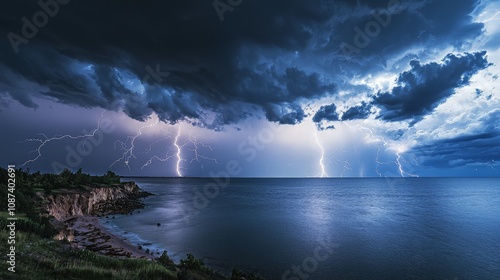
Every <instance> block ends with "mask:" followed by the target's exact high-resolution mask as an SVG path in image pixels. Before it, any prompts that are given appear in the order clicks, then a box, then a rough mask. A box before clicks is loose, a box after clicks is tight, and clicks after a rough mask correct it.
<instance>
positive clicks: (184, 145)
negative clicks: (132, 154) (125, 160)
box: [141, 123, 220, 177]
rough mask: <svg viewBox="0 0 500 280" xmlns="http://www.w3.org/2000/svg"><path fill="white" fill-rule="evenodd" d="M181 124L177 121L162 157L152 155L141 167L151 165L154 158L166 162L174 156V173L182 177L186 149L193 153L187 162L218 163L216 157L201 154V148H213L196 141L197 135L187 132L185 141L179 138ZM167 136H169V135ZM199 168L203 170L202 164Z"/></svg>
mask: <svg viewBox="0 0 500 280" xmlns="http://www.w3.org/2000/svg"><path fill="white" fill-rule="evenodd" d="M182 126H183V125H182V123H179V125H178V127H177V133H176V135H175V137H174V140H173V142H172V146H171V147H170V148H169V149H167V151H166V153H165V156H164V157H160V156H158V155H154V156H152V157H151V158H150V159H149V160H147V161H146V163H144V165H143V166H142V167H141V169H143V168H145V167H147V166H149V165H151V164H152V163H153V161H154V160H158V161H161V162H166V161H168V160H169V159H171V158H174V157H175V158H176V165H175V173H176V174H177V176H178V177H183V176H184V175H183V172H182V170H183V169H187V168H186V167H183V166H182V162H183V161H184V162H188V160H187V159H186V158H185V155H184V154H185V153H186V151H189V152H192V153H193V157H192V159H191V160H189V164H191V163H193V162H195V161H197V162H199V163H203V161H213V162H214V163H216V164H220V163H219V162H218V161H217V159H215V158H211V157H208V156H206V155H203V154H202V153H201V151H200V150H201V149H202V148H205V149H209V150H210V151H213V150H215V148H213V147H211V146H209V145H205V144H204V143H202V142H201V141H198V139H197V137H196V136H193V134H191V133H189V138H188V139H187V140H185V141H182V139H181V138H182V134H183V128H182ZM168 138H171V137H170V136H169V137H168ZM165 139H167V138H163V139H159V140H157V141H155V142H156V143H157V142H159V141H163V140H165ZM155 142H153V143H152V144H151V145H150V147H149V149H148V152H149V151H151V146H152V145H153V144H154V143H155ZM191 147H192V148H191ZM201 168H202V169H203V170H204V166H203V164H202V165H201Z"/></svg>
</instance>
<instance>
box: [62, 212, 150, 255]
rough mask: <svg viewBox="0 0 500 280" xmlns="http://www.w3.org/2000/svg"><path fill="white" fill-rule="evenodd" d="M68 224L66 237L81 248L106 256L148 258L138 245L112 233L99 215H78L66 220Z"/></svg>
mask: <svg viewBox="0 0 500 280" xmlns="http://www.w3.org/2000/svg"><path fill="white" fill-rule="evenodd" d="M64 223H65V224H66V230H67V231H66V232H67V233H68V234H67V236H66V239H68V240H69V241H70V242H72V243H73V244H75V245H76V246H77V247H79V248H85V249H88V250H90V251H93V252H97V253H100V254H103V255H106V256H115V257H131V258H147V259H153V258H154V256H153V255H151V254H148V253H146V252H144V251H142V250H141V249H139V248H138V246H136V245H133V244H130V243H129V242H127V241H126V240H124V239H123V238H120V237H119V236H116V235H114V234H112V233H110V232H109V231H108V230H107V229H106V228H105V227H103V226H102V225H101V223H100V222H99V218H98V217H93V216H77V217H73V218H70V219H68V220H66V221H65V222H64Z"/></svg>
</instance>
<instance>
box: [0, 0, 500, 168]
mask: <svg viewBox="0 0 500 280" xmlns="http://www.w3.org/2000/svg"><path fill="white" fill-rule="evenodd" d="M0 32H1V36H2V37H1V38H2V39H1V40H0V118H1V120H2V121H1V122H0V129H1V131H2V145H1V146H0V155H1V156H0V165H1V166H3V167H7V165H8V164H15V165H16V166H17V167H22V168H29V169H30V170H31V171H37V170H40V171H42V172H55V173H58V172H60V171H61V170H62V169H64V168H69V169H71V170H74V171H76V170H77V169H79V168H82V169H83V171H84V172H89V173H92V174H102V173H105V172H106V171H108V170H112V171H114V172H116V173H118V174H120V175H143V176H215V175H220V176H224V175H226V174H229V175H230V176H243V177H245V176H249V177H253V176H259V177H326V176H328V177H341V176H343V177H358V176H372V177H378V176H382V177H391V176H395V177H400V176H404V177H409V176H421V177H424V176H500V145H499V144H500V121H499V119H500V93H499V87H500V81H499V80H498V73H500V66H499V65H498V64H499V63H500V50H499V47H500V1H493V0H482V1H481V0H460V1H456V0H454V1H452V0H439V1H438V0H421V1H410V0H408V1H403V0H400V1H398V0H383V1H379V0H374V1H343V0H335V1H329V0H313V1H298V0H286V1H285V0H279V1H278V0H276V1H271V0H216V1H194V0H182V1H180V0H178V1H170V0H166V1H94V0H92V1H77V0H73V1H69V0H40V1H38V2H37V1H9V2H8V3H4V5H3V6H2V9H0Z"/></svg>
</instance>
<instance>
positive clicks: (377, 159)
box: [343, 122, 418, 177]
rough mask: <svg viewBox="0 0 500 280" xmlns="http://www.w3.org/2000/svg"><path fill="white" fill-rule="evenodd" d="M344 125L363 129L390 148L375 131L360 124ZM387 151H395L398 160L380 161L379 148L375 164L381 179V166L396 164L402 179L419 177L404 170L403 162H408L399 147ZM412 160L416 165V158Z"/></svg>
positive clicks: (379, 148) (378, 147) (372, 137)
mask: <svg viewBox="0 0 500 280" xmlns="http://www.w3.org/2000/svg"><path fill="white" fill-rule="evenodd" d="M343 124H345V125H346V126H348V127H350V128H359V129H362V130H366V131H368V133H369V135H370V136H369V138H371V139H373V140H375V141H376V142H382V143H383V144H382V146H383V147H387V146H390V145H389V142H388V141H387V140H386V139H385V138H383V137H377V136H375V135H374V133H373V131H372V130H371V129H370V128H368V127H364V126H362V125H359V124H358V125H355V126H351V125H349V124H348V123H347V122H343ZM387 149H389V150H392V151H394V153H395V156H396V160H391V161H380V159H379V158H380V151H381V150H382V148H381V147H380V146H377V156H376V158H375V162H376V163H377V167H375V172H376V173H377V175H378V176H379V177H382V173H381V172H380V171H379V167H380V166H381V165H388V164H395V165H396V167H397V168H398V171H399V174H400V175H401V177H405V175H407V176H410V177H418V175H415V174H411V173H409V172H406V171H405V170H404V169H403V165H402V163H401V161H403V162H406V161H405V160H404V159H403V158H402V157H401V151H400V148H399V147H398V148H387ZM387 149H386V150H387ZM412 160H413V161H414V162H415V163H416V160H415V158H412ZM417 165H418V164H417Z"/></svg>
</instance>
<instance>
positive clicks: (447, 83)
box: [374, 51, 490, 122]
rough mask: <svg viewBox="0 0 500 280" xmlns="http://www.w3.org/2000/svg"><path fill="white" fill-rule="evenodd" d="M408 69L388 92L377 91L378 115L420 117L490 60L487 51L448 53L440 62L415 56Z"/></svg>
mask: <svg viewBox="0 0 500 280" xmlns="http://www.w3.org/2000/svg"><path fill="white" fill-rule="evenodd" d="M410 65H411V69H410V70H408V71H405V72H403V73H401V74H400V75H399V77H398V78H397V81H396V82H397V84H398V86H396V87H394V88H393V89H392V91H391V92H383V93H378V95H377V96H376V97H375V98H374V103H375V104H376V105H378V106H379V107H380V108H381V109H382V112H381V113H380V117H381V118H382V119H384V120H388V121H400V120H408V119H412V121H413V122H417V121H419V120H420V119H421V118H422V116H424V115H426V114H428V113H430V112H432V110H434V108H436V107H437V106H438V105H439V104H440V103H442V102H443V101H445V100H446V99H447V98H448V97H449V96H451V95H452V94H454V93H455V89H457V88H459V87H462V86H465V85H468V84H469V80H470V78H471V77H472V76H473V75H474V74H475V73H477V72H478V71H479V70H482V69H485V68H487V67H488V66H489V65H490V64H489V63H488V60H487V58H486V52H485V51H482V52H476V53H473V54H471V53H465V54H463V55H454V54H448V55H447V56H446V57H445V58H444V59H443V60H442V61H441V63H436V62H431V63H428V64H424V65H422V64H421V63H420V62H419V61H418V60H412V61H411V62H410Z"/></svg>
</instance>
